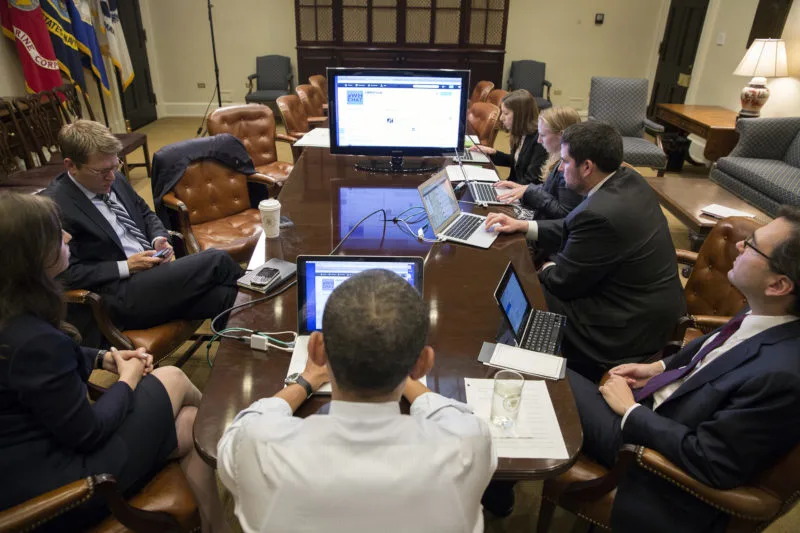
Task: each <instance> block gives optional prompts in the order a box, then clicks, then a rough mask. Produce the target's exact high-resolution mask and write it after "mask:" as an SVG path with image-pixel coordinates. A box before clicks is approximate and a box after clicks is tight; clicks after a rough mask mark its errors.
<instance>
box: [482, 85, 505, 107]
mask: <svg viewBox="0 0 800 533" xmlns="http://www.w3.org/2000/svg"><path fill="white" fill-rule="evenodd" d="M507 94H508V91H504V90H503V89H494V90H492V91H491V92H490V93H489V95H488V96H487V97H486V101H487V102H489V103H490V104H494V105H496V106H497V107H500V104H501V103H503V98H505V97H506V95H507Z"/></svg>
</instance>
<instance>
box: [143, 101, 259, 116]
mask: <svg viewBox="0 0 800 533" xmlns="http://www.w3.org/2000/svg"><path fill="white" fill-rule="evenodd" d="M233 105H244V102H223V106H233ZM217 107H219V106H218V105H217V102H216V101H214V102H212V103H211V106H209V105H208V102H165V103H163V104H158V106H157V112H158V117H159V118H164V117H202V116H203V115H204V113H205V111H206V108H208V112H209V113H210V112H211V111H213V110H215V109H216V108H217Z"/></svg>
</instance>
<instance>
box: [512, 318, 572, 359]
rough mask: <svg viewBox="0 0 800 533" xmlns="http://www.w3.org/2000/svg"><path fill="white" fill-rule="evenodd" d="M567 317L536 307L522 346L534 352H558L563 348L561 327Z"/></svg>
mask: <svg viewBox="0 0 800 533" xmlns="http://www.w3.org/2000/svg"><path fill="white" fill-rule="evenodd" d="M566 322H567V317H565V316H564V315H559V314H558V313H551V312H549V311H539V310H538V309H534V311H533V317H531V321H530V328H529V329H528V334H527V335H526V337H525V339H523V340H522V343H521V346H520V348H525V349H526V350H532V351H534V352H541V353H549V354H557V353H558V352H559V351H560V350H561V337H562V334H561V328H562V327H563V326H564V325H565V324H566Z"/></svg>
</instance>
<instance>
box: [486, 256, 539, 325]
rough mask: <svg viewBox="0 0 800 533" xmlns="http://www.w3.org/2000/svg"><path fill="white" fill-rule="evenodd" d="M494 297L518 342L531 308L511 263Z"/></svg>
mask: <svg viewBox="0 0 800 533" xmlns="http://www.w3.org/2000/svg"><path fill="white" fill-rule="evenodd" d="M494 297H495V299H496V300H497V303H498V305H500V310H501V311H502V312H503V315H505V318H506V320H507V321H508V323H509V324H510V325H511V329H512V330H513V331H514V336H515V337H516V338H517V340H519V339H520V337H521V336H522V334H523V333H524V329H525V324H526V323H527V322H528V316H529V315H530V314H531V311H532V310H533V308H532V307H531V304H530V303H529V302H528V297H527V296H525V291H524V290H523V289H522V284H521V283H520V280H519V277H518V276H517V273H516V272H515V271H514V267H513V266H512V265H511V263H509V264H508V267H507V268H506V272H505V274H503V277H502V279H501V280H500V284H499V285H498V286H497V290H496V291H495V293H494Z"/></svg>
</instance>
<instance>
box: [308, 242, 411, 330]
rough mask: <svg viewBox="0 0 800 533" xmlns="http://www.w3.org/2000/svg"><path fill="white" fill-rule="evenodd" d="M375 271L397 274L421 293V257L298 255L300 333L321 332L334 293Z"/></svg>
mask: <svg viewBox="0 0 800 533" xmlns="http://www.w3.org/2000/svg"><path fill="white" fill-rule="evenodd" d="M374 268H380V269H385V270H390V271H392V272H394V273H395V274H397V275H399V276H400V277H402V278H403V279H405V280H406V281H408V282H409V283H410V284H411V286H413V287H414V288H415V289H417V292H419V293H420V294H422V258H421V257H388V256H387V257H356V256H327V255H326V256H298V257H297V327H298V333H299V334H301V335H307V334H309V333H311V332H312V331H318V330H321V329H322V314H323V312H324V310H325V304H326V302H327V301H328V298H329V297H330V295H331V293H332V292H333V290H334V289H335V288H336V287H338V286H339V285H341V284H342V283H343V282H344V281H345V280H346V279H348V278H349V277H350V276H353V275H355V274H358V273H359V272H363V271H365V270H370V269H374Z"/></svg>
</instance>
